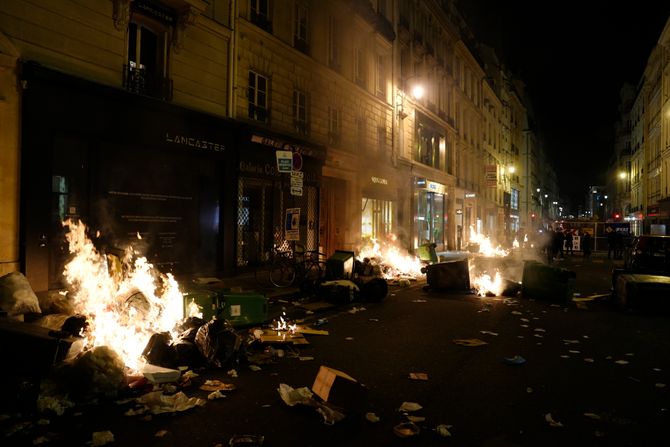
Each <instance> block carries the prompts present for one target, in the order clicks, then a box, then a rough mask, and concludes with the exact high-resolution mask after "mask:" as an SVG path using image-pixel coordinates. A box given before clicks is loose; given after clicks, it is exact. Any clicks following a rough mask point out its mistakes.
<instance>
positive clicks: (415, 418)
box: [406, 415, 426, 424]
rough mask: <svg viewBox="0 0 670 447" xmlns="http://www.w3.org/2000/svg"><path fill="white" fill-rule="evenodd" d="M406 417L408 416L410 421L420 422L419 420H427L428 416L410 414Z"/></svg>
mask: <svg viewBox="0 0 670 447" xmlns="http://www.w3.org/2000/svg"><path fill="white" fill-rule="evenodd" d="M406 417H407V420H408V421H410V422H414V423H415V424H416V423H419V422H424V421H425V420H426V418H425V417H424V416H410V415H408V416H406Z"/></svg>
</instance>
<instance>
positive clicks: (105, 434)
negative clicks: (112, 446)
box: [87, 430, 114, 447]
mask: <svg viewBox="0 0 670 447" xmlns="http://www.w3.org/2000/svg"><path fill="white" fill-rule="evenodd" d="M111 442H114V433H112V432H111V431H109V430H107V431H96V432H93V434H92V435H91V440H90V441H89V442H87V444H88V445H90V446H93V447H96V446H100V445H105V444H109V443H111Z"/></svg>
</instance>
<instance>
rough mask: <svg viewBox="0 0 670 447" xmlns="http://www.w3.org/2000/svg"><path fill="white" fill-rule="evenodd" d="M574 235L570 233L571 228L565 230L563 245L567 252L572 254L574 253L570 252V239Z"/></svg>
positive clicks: (571, 239)
mask: <svg viewBox="0 0 670 447" xmlns="http://www.w3.org/2000/svg"><path fill="white" fill-rule="evenodd" d="M573 239H574V237H573V235H572V230H567V231H566V232H565V247H566V249H567V253H568V254H569V255H570V256H572V255H573V254H574V253H573V252H572V241H573Z"/></svg>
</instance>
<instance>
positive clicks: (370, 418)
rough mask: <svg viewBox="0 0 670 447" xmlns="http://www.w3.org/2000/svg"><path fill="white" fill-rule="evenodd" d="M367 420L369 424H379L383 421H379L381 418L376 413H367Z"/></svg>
mask: <svg viewBox="0 0 670 447" xmlns="http://www.w3.org/2000/svg"><path fill="white" fill-rule="evenodd" d="M365 419H367V420H368V421H369V422H372V423H377V422H379V421H381V419H379V416H377V415H376V414H374V413H365Z"/></svg>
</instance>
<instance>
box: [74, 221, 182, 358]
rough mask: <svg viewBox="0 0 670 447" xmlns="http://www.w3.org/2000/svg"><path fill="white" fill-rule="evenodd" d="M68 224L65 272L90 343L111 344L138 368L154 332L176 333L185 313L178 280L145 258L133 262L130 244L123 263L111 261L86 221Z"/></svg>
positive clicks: (76, 310) (93, 344) (94, 344)
mask: <svg viewBox="0 0 670 447" xmlns="http://www.w3.org/2000/svg"><path fill="white" fill-rule="evenodd" d="M63 226H64V227H68V229H69V232H68V233H67V234H66V238H67V241H68V244H69V250H70V253H71V254H72V255H73V258H72V260H71V261H70V262H68V264H67V265H66V266H65V270H64V272H63V273H64V276H65V279H66V281H67V283H68V284H69V285H70V287H71V289H72V290H71V292H70V293H69V296H70V299H71V300H72V303H73V306H74V310H75V312H77V313H80V314H82V315H84V316H86V317H87V320H88V323H89V327H88V330H87V333H86V334H85V335H86V338H87V347H94V346H109V347H110V348H112V349H113V350H114V351H116V352H117V353H118V354H119V355H120V356H121V358H122V359H123V361H124V362H125V364H126V366H127V367H129V368H130V369H133V370H135V371H138V370H139V369H140V368H141V366H142V365H143V363H144V360H143V359H142V352H143V351H144V349H145V347H146V346H147V343H148V341H149V338H150V337H151V335H152V334H154V333H156V332H166V331H172V329H173V328H174V326H175V323H176V322H177V321H179V320H180V319H182V318H183V316H184V310H183V296H182V294H181V292H180V291H179V285H178V284H177V281H176V280H175V279H174V277H173V276H172V275H171V274H169V273H168V274H167V275H163V274H160V273H159V272H158V271H156V270H154V268H153V265H152V264H150V263H149V262H147V259H146V258H144V257H139V258H137V259H135V260H134V261H133V260H132V254H133V252H132V249H131V248H128V249H126V253H125V256H124V259H123V260H122V263H123V265H122V267H118V266H117V265H115V264H111V265H110V262H109V260H110V258H112V257H111V256H104V255H103V254H101V253H99V252H98V251H97V250H96V248H95V246H94V245H93V243H92V242H91V240H90V239H89V238H88V237H87V236H86V228H85V225H84V224H83V223H81V222H79V221H77V222H74V221H72V220H70V219H68V220H67V221H65V222H63ZM138 234H139V233H138ZM114 258H115V257H114ZM117 259H118V258H117ZM118 264H120V262H119V263H118Z"/></svg>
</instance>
